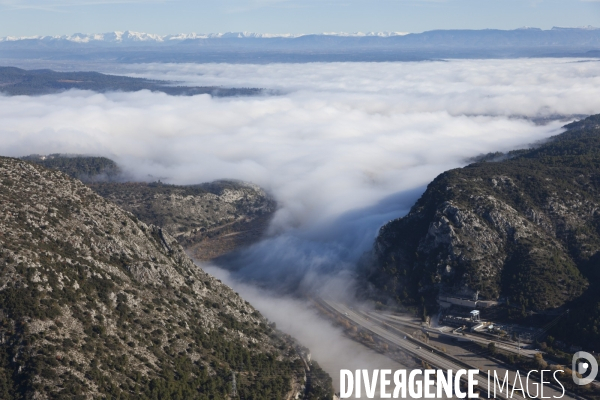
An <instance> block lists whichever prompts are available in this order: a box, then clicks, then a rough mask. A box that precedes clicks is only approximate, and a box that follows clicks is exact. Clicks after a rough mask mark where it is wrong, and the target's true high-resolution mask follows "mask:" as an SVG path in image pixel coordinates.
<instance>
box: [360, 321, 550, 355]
mask: <svg viewBox="0 0 600 400" xmlns="http://www.w3.org/2000/svg"><path fill="white" fill-rule="evenodd" d="M369 314H372V315H373V316H375V317H377V318H381V319H384V320H385V321H389V322H393V323H397V324H400V325H404V326H409V327H412V328H415V329H423V330H425V331H426V332H429V333H435V334H437V335H442V336H447V337H449V338H452V339H467V340H471V341H473V342H477V343H480V344H482V345H484V346H487V345H488V344H489V343H494V344H495V345H496V347H497V348H499V349H502V350H505V351H508V352H511V353H514V354H521V355H523V356H527V357H533V356H534V355H535V354H536V353H539V351H535V350H531V349H523V348H521V350H520V352H519V349H518V347H517V346H511V345H510V344H508V343H505V342H499V341H495V340H492V339H485V338H482V337H480V336H477V335H470V334H468V333H465V334H464V335H462V334H461V335H457V334H454V333H452V332H447V331H443V330H441V329H439V328H429V327H423V326H421V325H420V324H418V323H416V322H414V320H412V318H408V317H402V316H398V315H393V314H387V313H380V312H375V311H371V312H369Z"/></svg>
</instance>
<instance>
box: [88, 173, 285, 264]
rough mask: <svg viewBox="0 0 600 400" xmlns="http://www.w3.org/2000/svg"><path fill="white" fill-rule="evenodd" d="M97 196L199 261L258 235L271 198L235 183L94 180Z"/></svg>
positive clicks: (270, 210) (268, 213)
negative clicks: (159, 232)
mask: <svg viewBox="0 0 600 400" xmlns="http://www.w3.org/2000/svg"><path fill="white" fill-rule="evenodd" d="M90 187H91V188H92V189H93V190H95V191H96V192H97V193H98V194H100V195H101V196H103V197H105V198H107V199H108V200H110V201H112V202H114V203H115V204H117V205H119V206H120V207H122V208H123V209H125V210H127V211H130V212H132V213H133V214H134V215H136V216H137V217H138V218H139V219H141V220H142V221H144V222H147V223H152V224H155V225H158V226H160V227H162V228H163V229H165V230H166V231H167V232H169V233H170V234H171V235H172V236H173V237H175V238H176V239H177V240H178V241H179V242H180V243H181V244H182V245H183V246H185V248H186V250H187V251H189V252H190V253H191V254H193V256H194V257H196V258H197V259H199V260H210V259H213V258H216V257H218V256H220V255H223V254H225V253H227V252H229V251H232V250H234V249H236V248H238V247H240V246H245V245H249V244H251V243H253V242H255V241H257V240H258V239H260V238H261V236H262V234H263V233H264V232H265V231H266V229H267V226H268V223H269V221H270V218H271V216H272V215H273V213H274V212H275V207H276V205H275V201H274V200H273V199H272V198H271V197H270V196H269V195H268V194H267V193H265V191H264V190H262V189H261V188H260V187H258V186H256V185H252V184H249V183H244V182H237V181H216V182H212V183H206V184H200V185H193V186H176V185H165V184H161V183H95V184H90Z"/></svg>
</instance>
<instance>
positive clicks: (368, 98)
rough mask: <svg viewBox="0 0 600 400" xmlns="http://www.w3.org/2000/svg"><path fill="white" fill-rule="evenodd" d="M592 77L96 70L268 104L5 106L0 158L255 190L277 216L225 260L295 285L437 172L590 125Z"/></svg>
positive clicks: (337, 257) (345, 68) (381, 69)
mask: <svg viewBox="0 0 600 400" xmlns="http://www.w3.org/2000/svg"><path fill="white" fill-rule="evenodd" d="M598 65H599V64H598V61H596V60H573V59H517V60H456V61H434V62H406V63H308V64H267V65H240V64H144V65H121V66H117V67H114V66H113V67H104V68H106V69H107V70H109V71H110V72H118V73H123V74H127V75H130V76H139V77H147V78H153V79H167V80H175V81H178V82H179V84H191V85H209V86H224V87H260V88H264V89H266V90H268V93H272V94H271V95H264V96H258V97H236V98H212V97H210V96H208V95H201V96H194V97H173V96H168V95H165V94H162V93H150V92H148V91H141V92H137V93H108V94H97V93H92V92H87V91H68V92H65V93H62V94H57V95H47V96H38V97H28V96H17V97H5V96H0V120H1V121H2V124H1V125H0V140H1V144H0V153H1V154H3V155H8V156H22V155H26V154H31V153H41V154H48V153H54V152H57V153H91V154H100V155H105V156H108V157H111V158H113V159H115V160H116V161H117V162H119V163H120V164H121V165H122V166H123V167H124V169H125V170H126V171H127V172H128V173H129V174H130V175H131V176H132V177H134V179H138V180H157V179H161V180H162V181H165V182H170V183H177V184H186V183H188V184H192V183H198V182H204V181H210V180H213V179H221V178H234V179H242V180H246V181H251V182H254V183H257V184H259V185H261V186H263V187H264V188H266V189H267V190H268V191H269V192H270V193H272V195H273V196H274V197H275V199H276V200H277V201H278V204H279V210H278V211H277V214H276V216H275V218H274V221H273V223H272V226H271V234H272V237H271V238H270V239H268V240H266V241H263V242H262V243H260V244H258V245H257V246H255V247H253V248H252V249H250V250H248V251H246V252H244V253H243V254H239V255H237V256H236V259H234V260H231V262H232V263H233V264H236V266H237V267H238V269H241V270H242V273H243V274H244V276H246V277H248V278H253V279H256V280H269V279H270V280H276V281H278V282H281V281H289V282H291V283H292V284H296V283H297V281H298V280H299V279H304V278H306V277H307V276H308V277H311V276H313V275H315V274H316V275H320V274H321V273H322V272H323V271H327V272H332V271H340V270H344V271H346V270H348V269H351V267H352V265H353V264H354V262H355V261H356V259H357V258H358V257H359V256H360V255H361V254H362V253H363V252H364V251H365V250H367V249H368V248H369V246H370V244H371V243H372V240H373V238H374V236H375V235H376V233H377V229H378V228H379V227H380V226H381V225H382V224H383V223H384V222H385V221H387V220H389V219H392V218H396V217H399V216H401V215H402V214H404V213H406V212H407V210H408V209H409V208H410V206H411V204H412V203H413V202H414V201H415V200H416V198H418V196H419V195H420V194H421V193H422V192H423V190H424V188H425V185H426V184H427V183H428V182H429V181H430V180H431V179H433V178H434V177H435V176H436V175H437V174H439V173H441V172H443V171H445V170H447V169H450V168H455V167H460V166H462V165H464V164H465V163H466V161H465V160H466V159H467V158H468V157H472V156H476V155H478V154H481V153H486V152H491V151H506V150H510V149H514V148H519V147H522V146H527V145H528V144H530V143H535V142H537V141H539V140H543V139H545V138H547V137H549V136H551V135H554V134H556V133H558V132H560V131H561V126H562V125H563V124H564V123H565V122H566V121H568V120H569V119H572V118H574V117H573V116H574V115H584V114H593V113H597V112H600V97H599V96H597V89H598V87H600V72H599V71H600V70H599V69H598ZM273 93H275V94H273ZM561 116H562V117H563V118H562V119H561V118H560V117H561ZM540 121H542V122H543V123H541V122H540ZM310 282H313V280H312V279H311V280H310ZM311 284H312V283H311Z"/></svg>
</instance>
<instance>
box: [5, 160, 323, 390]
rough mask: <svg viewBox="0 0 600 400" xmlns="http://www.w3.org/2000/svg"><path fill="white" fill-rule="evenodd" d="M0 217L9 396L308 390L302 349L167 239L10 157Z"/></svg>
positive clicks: (64, 180) (61, 177) (59, 177)
mask: <svg viewBox="0 0 600 400" xmlns="http://www.w3.org/2000/svg"><path fill="white" fill-rule="evenodd" d="M0 209H1V214H0V215H2V217H1V218H0V276H1V277H2V279H0V398H2V399H13V398H14V399H21V398H36V399H51V398H69V399H72V398H93V397H105V396H108V397H111V398H172V399H187V398H200V399H205V398H206V399H208V398H228V396H229V395H230V393H231V392H232V387H231V384H232V382H231V381H232V376H233V374H234V373H235V374H236V380H237V393H238V395H239V396H242V397H243V398H257V399H260V398H265V399H266V398H269V399H271V398H278V399H279V398H281V399H285V398H293V397H294V396H295V395H296V394H298V393H300V394H301V393H302V392H303V385H304V376H305V372H304V367H303V362H302V360H301V357H300V354H299V352H298V351H297V350H296V348H295V345H294V343H293V341H292V340H291V339H290V338H288V337H285V336H284V335H283V334H281V333H279V332H278V331H276V330H274V329H272V328H271V327H270V326H269V325H268V323H267V321H266V320H265V319H264V318H263V317H262V316H261V315H260V314H259V313H258V312H257V311H256V310H255V309H254V308H253V307H252V306H251V305H250V304H249V303H247V302H245V301H244V300H243V299H242V298H240V297H239V296H238V295H237V294H236V293H234V292H233V291H232V290H231V289H230V288H229V287H227V286H225V285H223V284H222V283H221V282H220V281H218V280H216V279H215V278H213V277H211V276H209V275H208V274H206V273H204V272H203V271H202V270H201V269H200V268H198V267H197V266H195V265H194V264H193V263H192V261H191V260H190V259H189V258H188V257H187V256H186V254H185V253H184V252H183V249H182V248H181V246H180V245H179V244H178V243H177V242H176V240H175V239H174V238H173V237H172V236H171V235H169V234H168V233H167V232H166V231H165V230H164V229H161V228H158V227H156V226H153V225H146V224H145V223H143V222H141V221H140V220H139V219H138V218H136V217H135V216H134V215H133V214H131V213H129V212H126V211H123V210H122V209H120V208H119V207H117V206H116V205H115V204H113V203H110V202H109V201H107V200H105V199H103V198H102V197H100V196H98V195H97V194H96V193H94V192H93V191H92V190H90V189H89V188H88V187H87V186H85V185H83V184H82V183H81V182H79V181H76V180H74V179H71V178H69V177H68V176H67V175H65V174H63V173H60V172H58V171H52V170H47V169H44V168H43V167H40V166H37V165H33V164H30V163H27V162H24V161H20V160H15V159H9V158H0ZM328 389H329V388H325V392H326V391H327V390H328ZM314 398H318V397H314Z"/></svg>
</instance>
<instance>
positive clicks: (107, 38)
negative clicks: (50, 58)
mask: <svg viewBox="0 0 600 400" xmlns="http://www.w3.org/2000/svg"><path fill="white" fill-rule="evenodd" d="M309 35H312V34H302V33H301V34H294V33H256V32H224V33H195V32H192V33H179V34H174V35H158V34H154V33H145V32H135V31H115V32H107V33H74V34H72V35H36V36H5V37H0V42H14V41H19V40H43V41H61V40H63V41H67V42H74V43H91V42H107V43H126V42H149V43H152V42H154V43H164V42H169V41H172V42H176V41H182V40H190V39H192V40H193V39H222V38H223V39H232V38H233V39H244V38H252V39H273V38H286V39H293V38H298V37H301V36H309ZM316 35H322V36H348V37H363V36H377V37H390V36H403V35H408V32H365V33H363V32H353V33H346V32H324V33H321V34H316Z"/></svg>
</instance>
